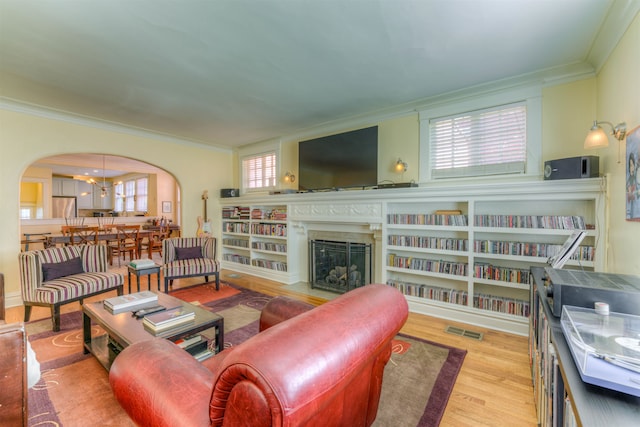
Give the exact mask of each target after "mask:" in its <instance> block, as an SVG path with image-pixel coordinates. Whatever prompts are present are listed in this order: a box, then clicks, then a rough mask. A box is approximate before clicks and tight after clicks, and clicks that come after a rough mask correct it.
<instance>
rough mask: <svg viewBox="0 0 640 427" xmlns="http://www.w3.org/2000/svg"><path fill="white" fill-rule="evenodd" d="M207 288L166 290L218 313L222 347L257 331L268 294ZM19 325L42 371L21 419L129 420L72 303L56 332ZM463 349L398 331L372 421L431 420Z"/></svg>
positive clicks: (33, 422) (423, 426)
mask: <svg viewBox="0 0 640 427" xmlns="http://www.w3.org/2000/svg"><path fill="white" fill-rule="evenodd" d="M202 288H207V286H203V287H202ZM214 289H215V288H214V287H213V286H212V287H211V288H210V289H208V290H206V289H204V290H203V289H200V290H199V289H197V288H192V289H189V292H181V291H176V292H172V293H171V294H172V295H174V296H176V297H180V298H182V299H183V300H185V301H188V302H194V303H198V304H199V305H201V306H202V307H203V308H206V309H208V310H211V311H213V312H215V313H218V314H220V315H222V316H223V317H224V318H225V343H224V346H225V348H227V347H230V346H234V345H238V344H240V343H241V342H243V341H245V340H246V339H248V338H250V337H251V336H253V335H255V334H256V333H258V327H259V325H258V323H259V322H258V320H259V316H260V311H261V310H262V307H264V305H265V304H266V303H267V302H268V301H269V300H270V299H271V297H269V296H267V295H264V294H261V293H259V292H255V291H251V290H248V289H243V288H239V287H236V286H233V285H230V284H226V283H222V284H221V292H220V295H226V297H220V298H216V296H211V295H207V293H216V292H215V290H214ZM205 291H206V292H205ZM220 295H219V296H220ZM94 327H95V328H97V326H94ZM26 328H27V333H28V336H29V340H30V342H31V344H32V346H33V348H34V351H35V352H36V355H37V358H38V360H39V362H40V367H41V371H42V378H41V380H40V381H39V382H38V383H37V384H36V385H35V386H34V387H33V388H32V389H30V390H29V426H32V427H35V426H49V425H50V426H63V427H74V426H133V423H132V422H131V421H130V420H129V418H128V416H127V415H126V413H124V411H123V410H122V409H121V408H120V406H119V405H118V403H117V402H116V400H115V398H114V397H113V395H112V394H111V388H110V386H109V377H108V373H107V372H106V371H105V370H104V368H103V367H102V366H101V365H100V364H99V363H98V362H97V360H96V359H95V358H94V357H93V356H91V355H85V354H83V353H82V314H81V313H80V312H79V311H78V312H73V313H67V314H63V315H62V318H61V330H60V332H57V333H54V332H52V331H51V321H50V319H43V320H39V321H33V322H29V323H28V324H27V325H26ZM465 354H466V352H465V351H463V350H459V349H455V348H451V347H447V346H442V345H439V344H436V343H432V342H428V341H425V340H421V339H417V338H414V337H409V336H406V335H398V337H397V339H396V340H395V341H394V351H393V354H392V356H391V360H390V361H389V363H388V364H387V367H386V368H385V374H384V380H383V387H382V396H381V399H380V405H379V410H378V416H377V418H376V422H375V424H374V425H375V426H376V427H387V426H400V425H401V426H416V427H431V426H437V425H438V424H439V422H440V419H441V418H442V414H443V413H444V409H445V407H446V403H447V400H448V398H449V395H450V393H451V390H452V388H453V385H454V383H455V379H456V377H457V375H458V372H459V370H460V367H461V365H462V361H463V359H464V355H465Z"/></svg>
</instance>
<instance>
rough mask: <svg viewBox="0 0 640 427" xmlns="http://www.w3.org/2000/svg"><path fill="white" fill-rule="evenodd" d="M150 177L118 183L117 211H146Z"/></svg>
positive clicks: (116, 194)
mask: <svg viewBox="0 0 640 427" xmlns="http://www.w3.org/2000/svg"><path fill="white" fill-rule="evenodd" d="M148 188H149V179H148V178H146V177H145V178H137V179H131V180H128V181H125V182H124V183H118V184H116V185H115V186H114V189H115V197H116V203H115V210H116V211H117V212H146V211H147V210H148V209H147V200H148Z"/></svg>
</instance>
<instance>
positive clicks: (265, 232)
mask: <svg viewBox="0 0 640 427" xmlns="http://www.w3.org/2000/svg"><path fill="white" fill-rule="evenodd" d="M251 234H259V235H261V236H277V237H287V225H286V224H263V223H259V224H251Z"/></svg>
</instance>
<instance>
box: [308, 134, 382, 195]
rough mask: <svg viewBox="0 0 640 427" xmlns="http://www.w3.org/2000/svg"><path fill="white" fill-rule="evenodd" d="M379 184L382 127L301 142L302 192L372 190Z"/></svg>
mask: <svg viewBox="0 0 640 427" xmlns="http://www.w3.org/2000/svg"><path fill="white" fill-rule="evenodd" d="M377 183H378V127H377V126H373V127H369V128H365V129H359V130H354V131H351V132H345V133H340V134H337V135H330V136H325V137H322V138H316V139H310V140H307V141H301V142H300V143H299V145H298V186H299V189H300V190H302V191H309V190H321V189H337V188H349V187H369V186H374V185H376V184H377Z"/></svg>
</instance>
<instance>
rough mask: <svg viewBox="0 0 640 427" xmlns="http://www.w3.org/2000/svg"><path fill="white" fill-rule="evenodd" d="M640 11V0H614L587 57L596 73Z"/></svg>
mask: <svg viewBox="0 0 640 427" xmlns="http://www.w3.org/2000/svg"><path fill="white" fill-rule="evenodd" d="M639 12H640V0H614V2H613V4H612V6H611V8H610V9H609V13H608V14H607V16H606V17H605V18H604V20H603V21H602V25H600V29H599V30H598V34H597V35H596V38H595V40H594V41H593V44H592V45H591V50H590V51H589V53H588V55H587V59H586V60H587V61H588V62H589V63H590V64H592V65H593V67H594V69H595V70H596V73H599V72H600V70H601V69H602V67H603V66H604V64H605V63H606V62H607V59H609V56H610V55H611V53H612V52H613V50H614V49H615V48H616V46H617V45H618V43H619V42H620V39H622V37H623V36H624V34H625V32H626V31H627V29H628V28H629V26H630V25H631V23H632V22H633V20H634V19H635V17H636V15H638V13H639Z"/></svg>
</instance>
